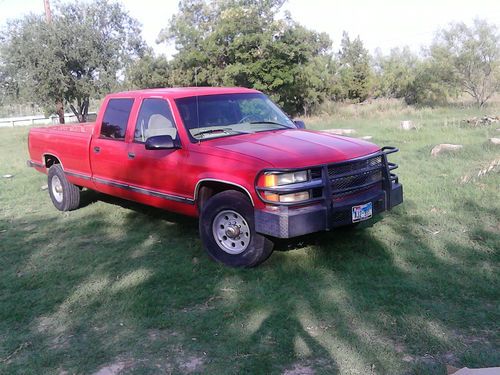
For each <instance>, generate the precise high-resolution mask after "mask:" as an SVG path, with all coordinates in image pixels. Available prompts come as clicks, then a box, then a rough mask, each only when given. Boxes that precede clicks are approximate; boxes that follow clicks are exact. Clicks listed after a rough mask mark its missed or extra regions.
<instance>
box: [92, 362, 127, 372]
mask: <svg viewBox="0 0 500 375" xmlns="http://www.w3.org/2000/svg"><path fill="white" fill-rule="evenodd" d="M133 364H134V362H132V361H119V362H115V363H113V364H111V365H108V366H105V367H102V368H101V369H99V370H98V371H97V372H95V373H94V374H93V375H118V374H119V373H120V372H121V371H123V370H125V369H128V368H131V367H132V366H133Z"/></svg>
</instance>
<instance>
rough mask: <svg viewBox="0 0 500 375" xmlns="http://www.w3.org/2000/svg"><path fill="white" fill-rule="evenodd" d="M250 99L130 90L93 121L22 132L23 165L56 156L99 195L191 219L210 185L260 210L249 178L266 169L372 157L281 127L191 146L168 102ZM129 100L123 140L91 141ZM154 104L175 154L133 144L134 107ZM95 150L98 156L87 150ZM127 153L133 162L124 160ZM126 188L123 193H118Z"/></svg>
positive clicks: (335, 140)
mask: <svg viewBox="0 0 500 375" xmlns="http://www.w3.org/2000/svg"><path fill="white" fill-rule="evenodd" d="M231 93H258V91H256V90H250V89H244V88H207V87H205V88H171V89H151V90H141V91H130V92H123V93H117V94H111V95H108V96H107V97H106V98H105V100H104V102H103V104H102V109H101V111H100V112H99V115H98V117H97V120H96V123H95V124H94V123H89V124H81V125H66V126H50V127H44V128H32V129H31V130H30V134H29V153H30V159H31V162H33V163H35V165H36V164H38V165H39V166H38V167H37V169H38V170H40V171H43V172H46V169H45V168H44V165H45V162H46V160H45V156H46V155H51V156H54V157H56V158H57V159H58V160H59V161H60V163H61V165H62V167H63V169H64V171H65V172H67V173H68V174H67V175H68V179H69V180H70V181H71V182H72V183H74V184H76V185H79V186H85V187H88V188H91V189H94V190H97V191H100V192H103V193H107V194H111V195H115V196H118V197H121V198H125V199H130V200H134V201H138V202H141V203H144V204H148V205H152V206H155V207H160V208H164V209H167V210H170V211H174V212H179V213H183V214H186V215H190V216H197V215H198V210H197V207H196V198H197V197H196V194H197V187H199V186H200V184H202V183H203V182H204V181H210V180H217V181H222V182H225V183H228V184H232V185H237V186H239V187H240V188H242V189H244V190H246V191H247V192H248V194H249V195H250V197H251V199H252V201H253V204H254V206H255V207H256V208H264V207H265V204H264V203H263V202H262V201H261V200H260V199H259V197H258V196H257V193H256V191H255V186H254V184H255V179H256V176H257V175H258V174H259V173H260V172H261V171H262V170H263V169H267V168H283V169H291V168H303V167H309V166H316V165H320V164H327V163H334V162H339V161H344V160H349V159H353V158H357V157H361V156H364V155H368V154H371V153H373V152H376V151H378V150H379V149H380V148H379V147H378V146H376V145H374V144H372V143H369V142H366V141H362V140H358V139H353V138H347V137H341V136H335V135H332V134H329V133H325V132H316V131H309V130H299V129H289V130H275V131H267V132H260V133H253V134H240V135H234V136H230V137H222V138H214V139H208V140H205V141H203V142H198V143H192V142H191V141H190V138H189V136H188V132H187V130H186V129H185V127H184V125H183V123H182V119H181V117H180V114H179V111H178V110H177V107H176V105H175V101H174V100H175V99H176V98H183V97H190V96H201V95H216V94H231ZM113 98H132V99H134V104H133V107H132V110H131V114H130V118H129V122H128V127H127V133H126V137H125V140H124V141H119V140H110V139H102V138H99V134H100V128H101V124H102V121H103V114H104V110H105V108H106V107H107V105H108V102H109V100H110V99H113ZM145 98H162V99H164V100H165V101H167V102H168V104H169V107H170V109H171V112H172V114H173V118H174V121H175V124H176V126H177V130H178V133H179V138H180V142H181V148H180V149H175V150H146V149H145V147H144V144H142V143H136V142H134V141H133V139H134V128H135V124H136V120H137V116H138V112H139V108H140V105H141V102H142V101H143V100H144V99H145ZM96 148H99V152H95V149H96ZM129 154H133V155H134V157H133V158H130V157H129ZM124 187H126V188H124Z"/></svg>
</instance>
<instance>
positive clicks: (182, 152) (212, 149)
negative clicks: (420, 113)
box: [28, 87, 403, 267]
mask: <svg viewBox="0 0 500 375" xmlns="http://www.w3.org/2000/svg"><path fill="white" fill-rule="evenodd" d="M28 148H29V155H30V159H29V160H28V165H29V166H31V167H34V168H35V169H36V170H38V171H40V172H43V173H46V174H47V175H48V192H49V194H50V198H51V200H52V202H53V204H54V206H55V207H56V208H57V209H58V210H61V211H69V210H74V209H76V208H78V206H79V203H80V192H81V190H82V189H83V188H87V189H93V190H96V191H99V192H101V193H105V194H110V195H114V196H117V197H120V198H124V199H128V200H132V201H137V202H140V203H143V204H146V205H151V206H155V207H159V208H162V209H165V210H169V211H173V212H177V213H181V214H184V215H189V216H193V217H199V230H200V235H201V239H202V243H203V246H204V248H205V250H206V251H207V253H208V254H209V255H210V256H211V257H213V258H214V259H216V260H217V261H219V262H222V263H224V264H226V265H229V266H234V267H252V266H256V265H258V264H260V263H261V262H263V261H264V260H265V259H267V258H268V257H269V256H270V254H271V252H272V249H273V239H275V238H291V237H296V236H301V235H305V234H308V233H314V232H318V231H325V230H330V229H332V228H335V227H339V226H346V225H356V224H357V223H359V222H361V221H364V220H368V219H370V218H371V217H372V216H373V215H376V214H379V213H381V212H383V211H386V210H389V209H391V208H392V207H394V206H396V205H398V204H400V203H401V202H402V201H403V189H402V185H401V184H400V183H399V181H398V177H397V176H396V175H395V174H394V173H393V169H395V168H397V165H396V164H394V163H390V162H389V161H388V160H387V155H388V154H391V153H393V152H396V151H398V150H397V149H396V148H395V147H383V148H380V147H378V146H376V145H375V144H372V143H369V142H366V141H363V140H360V139H354V138H347V137H342V136H337V135H333V134H330V133H327V132H322V131H313V130H306V129H305V126H304V123H303V122H302V121H292V120H291V119H290V118H289V117H288V116H287V115H286V114H285V113H284V112H283V111H282V110H280V109H279V108H278V107H277V106H276V105H275V104H274V103H273V102H272V101H271V100H270V99H269V98H268V97H267V96H265V95H264V94H263V93H261V92H259V91H257V90H252V89H245V88H209V87H205V88H201V87H200V88H165V89H150V90H140V91H129V92H121V93H115V94H111V95H108V96H107V97H106V98H105V99H104V102H103V104H102V107H101V110H100V112H99V114H98V116H97V120H96V122H95V123H84V124H78V125H58V126H48V127H40V128H32V129H31V130H30V133H29V138H28Z"/></svg>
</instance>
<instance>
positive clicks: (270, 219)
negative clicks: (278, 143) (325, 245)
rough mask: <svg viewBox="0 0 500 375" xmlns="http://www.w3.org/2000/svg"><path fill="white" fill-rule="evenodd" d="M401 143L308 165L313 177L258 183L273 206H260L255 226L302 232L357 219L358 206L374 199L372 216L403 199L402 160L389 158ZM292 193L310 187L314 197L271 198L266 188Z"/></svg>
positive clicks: (279, 233)
mask: <svg viewBox="0 0 500 375" xmlns="http://www.w3.org/2000/svg"><path fill="white" fill-rule="evenodd" d="M398 151H399V150H398V149H397V148H396V147H383V148H382V149H381V150H380V151H378V152H376V153H373V154H370V155H367V156H363V157H360V158H356V159H351V160H347V161H342V162H338V163H333V164H325V165H320V166H315V167H310V168H308V169H309V170H311V179H310V181H308V182H304V183H298V184H292V185H285V186H276V187H273V188H261V187H256V189H257V192H258V193H259V196H260V197H261V199H262V200H263V201H264V202H265V203H268V204H269V206H268V207H267V208H266V209H264V210H256V212H255V226H256V231H257V232H258V233H262V234H266V235H270V236H273V237H278V238H290V237H296V236H300V235H304V234H308V233H313V232H318V231H322V230H329V229H332V228H335V227H339V226H343V225H350V224H352V207H353V206H357V205H361V204H366V203H369V202H371V203H372V216H373V215H376V214H378V213H381V212H383V211H386V210H390V209H391V208H392V207H394V206H396V205H398V204H400V203H402V201H403V186H402V185H401V184H400V183H399V180H398V177H397V176H396V175H395V174H394V173H393V170H394V169H396V168H398V165H397V164H395V163H391V162H389V161H388V160H387V156H388V155H389V154H392V153H395V152H398ZM296 170H303V169H291V170H282V169H281V170H271V169H270V170H266V171H264V172H293V171H296ZM264 190H265V191H268V192H272V193H277V194H290V193H297V192H303V191H309V194H310V197H311V198H310V199H308V200H306V201H302V202H300V203H294V202H292V203H283V202H275V201H268V200H266V199H265V198H264V195H263V194H261V193H262V192H263V191H264Z"/></svg>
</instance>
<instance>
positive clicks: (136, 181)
mask: <svg viewBox="0 0 500 375" xmlns="http://www.w3.org/2000/svg"><path fill="white" fill-rule="evenodd" d="M159 135H169V136H171V137H172V139H174V140H176V141H178V138H179V135H178V132H177V128H176V125H175V122H174V118H173V116H172V112H171V110H170V105H169V103H168V102H167V101H166V100H165V99H163V98H145V99H143V101H142V103H141V106H140V109H139V113H138V115H137V120H136V122H135V131H134V135H133V136H134V138H133V140H132V142H130V143H129V144H128V147H129V148H128V157H129V161H128V169H129V171H130V173H129V175H128V182H129V184H130V185H131V186H132V187H133V188H135V190H136V191H137V192H140V193H142V194H145V195H148V196H149V197H152V198H154V200H155V201H156V202H155V203H154V202H149V203H151V204H154V205H156V206H158V205H160V206H163V207H166V208H173V207H171V204H170V203H174V204H173V206H176V205H177V203H190V201H191V198H192V197H191V196H187V195H186V194H183V191H184V190H185V187H184V181H183V179H182V166H183V159H184V158H185V155H186V152H187V151H186V150H184V149H182V148H179V149H171V150H146V148H145V146H144V145H145V142H146V140H147V139H148V138H149V137H153V136H159ZM159 202H160V203H159ZM162 203H164V204H162Z"/></svg>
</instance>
